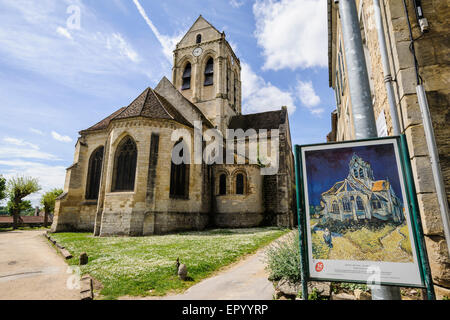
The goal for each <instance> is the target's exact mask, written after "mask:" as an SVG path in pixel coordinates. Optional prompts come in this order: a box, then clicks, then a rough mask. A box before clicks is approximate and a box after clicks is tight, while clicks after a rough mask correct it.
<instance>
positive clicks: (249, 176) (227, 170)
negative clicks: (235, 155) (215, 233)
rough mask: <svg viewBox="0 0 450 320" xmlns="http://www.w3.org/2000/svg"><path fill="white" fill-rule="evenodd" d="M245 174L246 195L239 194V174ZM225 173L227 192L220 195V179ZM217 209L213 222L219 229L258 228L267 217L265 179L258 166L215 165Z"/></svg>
mask: <svg viewBox="0 0 450 320" xmlns="http://www.w3.org/2000/svg"><path fill="white" fill-rule="evenodd" d="M238 173H241V174H244V176H245V179H244V181H245V182H244V194H242V195H241V194H236V175H237V174H238ZM221 174H226V177H227V184H226V185H227V192H226V194H225V195H220V194H219V176H220V175H221ZM214 177H215V179H214V181H215V196H214V202H215V210H214V213H213V217H214V218H213V223H214V225H215V226H218V227H255V226H258V225H260V224H261V222H262V220H263V215H264V203H263V192H262V186H263V183H262V181H263V176H262V175H261V172H260V168H259V167H258V166H257V165H225V164H224V165H215V166H214Z"/></svg>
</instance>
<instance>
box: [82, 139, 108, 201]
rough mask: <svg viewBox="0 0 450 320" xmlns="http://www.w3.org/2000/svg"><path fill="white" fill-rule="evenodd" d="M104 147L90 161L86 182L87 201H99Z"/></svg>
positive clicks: (96, 151) (93, 154) (97, 150)
mask: <svg viewBox="0 0 450 320" xmlns="http://www.w3.org/2000/svg"><path fill="white" fill-rule="evenodd" d="M103 151H104V148H103V147H99V148H97V149H96V150H95V151H94V152H93V153H92V155H91V157H90V159H89V168H88V176H87V182H86V200H97V199H98V192H99V189H100V177H101V175H102V163H103Z"/></svg>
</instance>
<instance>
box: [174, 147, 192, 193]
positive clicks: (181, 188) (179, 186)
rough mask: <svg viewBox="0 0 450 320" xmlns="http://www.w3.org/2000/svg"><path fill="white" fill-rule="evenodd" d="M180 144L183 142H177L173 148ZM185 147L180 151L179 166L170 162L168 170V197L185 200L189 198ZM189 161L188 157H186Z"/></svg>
mask: <svg viewBox="0 0 450 320" xmlns="http://www.w3.org/2000/svg"><path fill="white" fill-rule="evenodd" d="M180 143H183V144H184V141H183V140H180V141H178V142H177V143H176V144H175V146H174V148H175V147H176V146H177V145H179V144H180ZM185 150H187V147H186V146H185V147H183V148H181V150H180V154H179V155H180V157H181V158H183V161H182V162H181V163H180V164H175V163H173V161H172V165H171V169H170V197H171V198H185V199H187V198H188V197H189V165H188V164H186V163H185V162H186V161H185V160H186V157H185V155H184V151H185ZM187 159H189V157H187Z"/></svg>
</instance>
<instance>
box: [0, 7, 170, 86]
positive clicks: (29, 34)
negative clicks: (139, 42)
mask: <svg viewBox="0 0 450 320" xmlns="http://www.w3.org/2000/svg"><path fill="white" fill-rule="evenodd" d="M72 2H73V1H72ZM70 3H71V1H54V0H52V1H51V0H42V1H39V2H35V1H31V2H30V1H7V2H6V1H2V2H0V61H2V62H3V61H5V63H7V64H8V65H10V66H15V67H18V68H20V69H24V70H26V71H27V72H36V73H39V74H40V75H43V76H45V77H47V78H50V79H53V80H55V79H56V80H57V81H59V82H61V83H63V84H65V85H67V86H71V87H73V88H76V89H77V90H89V91H90V92H94V93H95V94H104V93H105V92H104V87H105V86H104V81H100V80H99V78H98V77H100V76H106V77H107V76H110V75H114V76H116V75H117V76H122V75H123V70H127V74H128V75H130V76H131V75H135V74H139V75H145V76H147V77H149V72H150V71H151V73H152V74H153V73H161V72H162V68H160V69H161V70H159V69H158V67H157V66H155V65H154V64H153V65H152V66H149V65H148V63H145V65H143V63H142V62H143V61H141V59H140V57H139V55H138V53H137V51H136V50H134V49H133V47H132V45H131V44H130V43H129V42H128V41H127V39H126V37H125V36H124V35H122V34H120V33H117V32H116V31H115V30H114V28H113V27H112V26H110V25H109V24H107V23H105V22H103V21H102V20H100V19H99V18H98V15H96V14H94V13H93V12H92V11H91V10H90V9H89V8H88V7H85V6H83V4H82V3H81V2H77V6H79V7H80V11H81V14H82V20H81V21H82V24H81V28H80V29H70V28H66V27H65V25H66V20H67V19H68V17H69V16H68V15H67V14H66V9H67V6H68V5H69V4H70ZM67 39H72V40H71V41H67ZM110 87H111V85H110V86H108V88H110Z"/></svg>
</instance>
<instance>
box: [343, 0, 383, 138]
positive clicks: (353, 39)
mask: <svg viewBox="0 0 450 320" xmlns="http://www.w3.org/2000/svg"><path fill="white" fill-rule="evenodd" d="M336 2H338V3H339V14H340V16H341V24H342V36H343V40H344V51H345V61H346V62H347V76H348V83H349V91H350V99H351V102H352V115H353V122H354V127H355V136H356V139H358V140H359V139H367V138H375V137H377V136H378V134H377V127H376V124H375V115H374V113H373V106H372V97H371V93H370V85H369V77H368V75H367V66H366V60H365V59H364V51H363V46H362V38H361V31H360V28H359V19H358V13H357V11H356V4H355V0H340V1H337V0H335V3H336Z"/></svg>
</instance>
